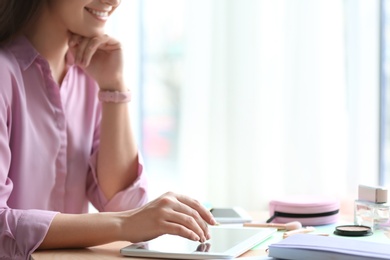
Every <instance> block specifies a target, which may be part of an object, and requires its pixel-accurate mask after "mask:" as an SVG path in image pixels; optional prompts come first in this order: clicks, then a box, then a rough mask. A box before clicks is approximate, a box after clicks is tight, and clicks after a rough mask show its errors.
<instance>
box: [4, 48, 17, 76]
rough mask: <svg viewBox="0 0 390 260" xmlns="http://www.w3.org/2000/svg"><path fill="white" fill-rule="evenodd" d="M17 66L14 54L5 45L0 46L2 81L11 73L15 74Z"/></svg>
mask: <svg viewBox="0 0 390 260" xmlns="http://www.w3.org/2000/svg"><path fill="white" fill-rule="evenodd" d="M18 68H19V65H18V63H17V61H16V59H15V57H14V55H13V54H12V53H11V52H10V51H9V50H8V48H6V47H0V78H1V80H2V81H3V82H4V80H6V79H7V78H9V77H10V76H11V75H12V74H15V70H17V69H18Z"/></svg>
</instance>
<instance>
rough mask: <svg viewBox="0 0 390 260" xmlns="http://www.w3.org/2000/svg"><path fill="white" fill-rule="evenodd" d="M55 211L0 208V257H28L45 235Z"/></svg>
mask: <svg viewBox="0 0 390 260" xmlns="http://www.w3.org/2000/svg"><path fill="white" fill-rule="evenodd" d="M56 214H57V212H53V211H43V210H14V209H9V208H2V209H0V259H28V258H29V256H30V255H31V254H32V253H33V252H34V251H35V250H36V249H37V248H38V246H39V245H40V244H41V243H42V241H43V239H44V238H45V236H46V233H47V231H48V229H49V226H50V224H51V222H52V220H53V218H54V216H55V215H56Z"/></svg>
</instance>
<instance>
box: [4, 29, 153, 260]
mask: <svg viewBox="0 0 390 260" xmlns="http://www.w3.org/2000/svg"><path fill="white" fill-rule="evenodd" d="M69 66H70V67H69V70H68V73H67V74H66V76H65V78H64V80H63V82H62V85H61V88H60V87H59V86H58V84H56V83H55V82H54V81H53V79H52V77H51V72H50V68H49V65H48V63H47V61H46V60H45V59H44V58H43V57H42V56H40V55H39V53H37V51H36V50H35V49H34V48H33V46H32V45H31V44H30V43H29V41H28V40H27V39H26V38H24V37H20V38H18V39H16V40H15V41H14V42H12V43H11V44H8V45H6V46H4V47H3V48H0V158H1V159H0V259H4V258H5V259H26V258H28V256H29V255H30V254H31V253H32V252H33V251H34V250H35V249H36V248H37V247H38V246H39V245H40V243H41V242H42V240H43V239H44V237H45V235H46V233H47V231H48V228H49V225H50V223H51V221H52V219H53V217H54V216H55V214H57V213H58V212H62V213H85V212H87V211H88V202H89V201H91V202H92V204H93V205H94V206H95V207H96V208H97V209H98V210H100V211H119V210H126V209H131V208H135V207H139V206H141V205H143V204H145V203H146V201H147V193H146V189H147V187H146V180H145V174H143V167H142V164H141V163H140V164H139V175H138V179H137V180H136V181H135V183H133V185H132V186H130V187H128V188H127V189H126V190H124V191H121V192H119V193H118V194H116V195H115V196H114V197H113V198H112V199H111V200H109V201H108V200H107V199H106V198H105V196H104V195H103V193H102V191H101V190H100V188H99V184H98V182H97V178H96V173H95V168H96V155H97V153H98V148H99V134H100V127H99V124H100V120H101V105H100V103H99V102H98V99H97V91H98V87H97V84H96V82H95V81H94V80H93V79H91V78H90V77H88V76H87V75H86V74H85V73H84V72H83V70H81V69H80V68H79V67H77V66H73V65H69Z"/></svg>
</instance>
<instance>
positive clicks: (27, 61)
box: [7, 35, 74, 70]
mask: <svg viewBox="0 0 390 260" xmlns="http://www.w3.org/2000/svg"><path fill="white" fill-rule="evenodd" d="M7 48H8V50H9V51H10V52H12V54H13V55H14V56H15V58H16V60H17V61H18V63H19V66H20V67H21V68H22V70H26V69H27V68H28V67H30V66H31V64H33V62H34V61H35V60H36V59H37V58H41V59H43V60H45V61H46V59H45V58H43V57H42V56H41V55H40V54H39V52H38V51H37V50H36V49H35V48H34V46H33V45H32V44H31V42H30V41H29V40H28V39H27V38H26V36H23V35H21V36H18V37H17V38H15V39H14V40H13V41H11V42H10V43H9V44H8V45H7ZM66 63H67V65H68V66H70V67H71V66H72V65H74V58H73V55H72V54H71V52H70V51H69V52H68V53H67V55H66Z"/></svg>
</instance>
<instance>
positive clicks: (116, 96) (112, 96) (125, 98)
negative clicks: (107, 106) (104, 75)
mask: <svg viewBox="0 0 390 260" xmlns="http://www.w3.org/2000/svg"><path fill="white" fill-rule="evenodd" d="M98 98H99V100H100V101H102V102H112V103H124V102H129V101H131V92H130V91H126V92H119V91H107V90H104V91H102V90H100V91H99V94H98Z"/></svg>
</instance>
